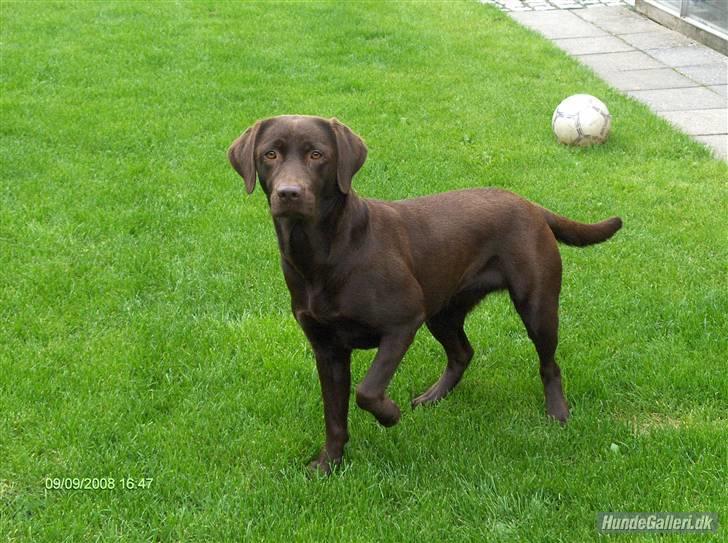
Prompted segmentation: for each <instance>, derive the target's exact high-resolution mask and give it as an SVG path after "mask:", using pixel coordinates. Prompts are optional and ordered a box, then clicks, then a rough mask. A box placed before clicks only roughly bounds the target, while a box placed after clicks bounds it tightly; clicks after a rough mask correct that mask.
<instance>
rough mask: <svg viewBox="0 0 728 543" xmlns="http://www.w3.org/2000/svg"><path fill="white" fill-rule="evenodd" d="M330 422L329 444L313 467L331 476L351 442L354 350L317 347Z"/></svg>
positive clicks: (325, 411) (324, 399) (326, 419)
mask: <svg viewBox="0 0 728 543" xmlns="http://www.w3.org/2000/svg"><path fill="white" fill-rule="evenodd" d="M314 353H315V355H316V368H317V369H318V374H319V381H320V382H321V396H322V397H323V403H324V420H325V422H326V443H324V446H323V447H322V448H321V452H320V453H319V455H318V457H316V458H315V459H314V460H313V461H312V462H311V463H310V464H309V468H310V469H311V470H312V471H319V472H321V473H324V474H329V473H330V472H331V469H332V468H333V467H334V466H336V465H338V464H340V463H341V458H342V457H343V455H344V445H346V442H347V441H348V440H349V433H348V431H347V417H348V414H349V394H350V392H351V350H348V349H342V348H338V347H332V346H326V347H324V346H321V345H314Z"/></svg>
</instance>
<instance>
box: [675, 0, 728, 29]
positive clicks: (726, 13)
mask: <svg viewBox="0 0 728 543" xmlns="http://www.w3.org/2000/svg"><path fill="white" fill-rule="evenodd" d="M671 1H672V0H671ZM688 17H691V18H693V19H697V20H698V21H700V22H701V23H705V24H707V25H708V26H712V27H714V28H717V29H719V30H722V31H723V32H725V33H728V2H726V0H688Z"/></svg>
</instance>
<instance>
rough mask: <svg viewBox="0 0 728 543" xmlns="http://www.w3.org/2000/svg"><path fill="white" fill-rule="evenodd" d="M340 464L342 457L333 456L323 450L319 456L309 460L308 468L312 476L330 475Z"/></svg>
mask: <svg viewBox="0 0 728 543" xmlns="http://www.w3.org/2000/svg"><path fill="white" fill-rule="evenodd" d="M340 465H341V457H339V458H331V457H330V456H329V455H328V454H327V453H326V451H321V453H320V454H319V455H318V457H316V458H314V459H313V460H312V461H311V462H309V464H308V466H307V468H308V473H309V474H310V475H312V476H320V477H328V476H329V475H331V472H332V471H334V470H335V469H336V468H337V467H338V466H340Z"/></svg>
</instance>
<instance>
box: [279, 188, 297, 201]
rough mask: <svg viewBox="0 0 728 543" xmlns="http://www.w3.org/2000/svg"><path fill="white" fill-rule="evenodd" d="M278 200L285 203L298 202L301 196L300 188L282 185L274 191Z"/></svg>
mask: <svg viewBox="0 0 728 543" xmlns="http://www.w3.org/2000/svg"><path fill="white" fill-rule="evenodd" d="M276 193H277V194H278V198H280V199H281V200H283V201H285V202H289V201H293V200H298V198H300V196H301V187H299V186H298V185H283V186H282V187H278V189H277V190H276Z"/></svg>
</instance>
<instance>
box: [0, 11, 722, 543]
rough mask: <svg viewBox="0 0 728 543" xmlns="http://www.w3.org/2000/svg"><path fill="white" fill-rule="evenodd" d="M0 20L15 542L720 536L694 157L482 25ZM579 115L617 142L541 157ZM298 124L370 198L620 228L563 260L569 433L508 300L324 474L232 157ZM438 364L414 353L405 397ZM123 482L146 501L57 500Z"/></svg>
mask: <svg viewBox="0 0 728 543" xmlns="http://www.w3.org/2000/svg"><path fill="white" fill-rule="evenodd" d="M0 8H1V10H2V11H1V13H0V24H1V26H2V28H1V34H0V42H1V43H0V52H1V53H2V58H1V62H2V64H1V67H0V78H1V79H0V105H1V106H0V107H1V109H0V112H1V117H0V121H1V123H0V130H1V133H2V144H1V145H0V157H1V163H0V164H1V171H0V176H1V179H2V185H1V186H0V188H1V190H2V193H1V195H0V198H2V206H1V207H0V251H1V253H0V255H1V260H0V263H1V265H2V266H1V268H0V296H1V304H0V312H1V316H2V327H1V328H0V345H1V347H0V413H1V415H0V533H1V534H2V535H3V537H4V539H6V540H9V541H60V540H68V541H80V540H103V541H115V540H118V541H178V540H179V541H203V540H210V541H223V540H240V539H252V540H262V539H267V540H270V541H288V540H299V541H314V540H316V541H320V540H336V541H347V540H352V541H374V540H381V541H412V540H417V541H464V540H492V541H514V540H519V541H588V540H595V539H598V536H597V534H596V532H595V529H594V514H595V512H596V511H653V510H654V511H683V510H685V511H718V512H719V513H722V514H723V516H724V518H723V519H722V520H723V521H725V513H726V512H727V511H728V507H727V505H728V500H727V499H726V493H725V488H726V486H727V485H726V482H727V480H726V467H727V465H728V453H727V452H726V445H725V444H726V441H727V438H728V420H727V418H726V413H727V412H728V398H727V392H728V377H727V372H726V369H725V368H726V366H725V363H726V360H728V348H727V346H726V337H727V336H728V325H727V324H726V313H727V312H728V300H727V295H726V277H727V271H728V270H727V269H726V262H728V251H727V248H726V239H728V236H727V234H728V232H727V229H726V225H725V217H726V216H728V215H727V213H726V211H727V209H726V207H727V205H726V202H727V199H726V180H727V179H728V168H727V167H726V165H725V164H724V163H721V162H718V161H716V160H713V159H712V158H711V157H710V155H709V153H708V151H707V150H706V149H705V148H703V147H701V146H700V145H699V144H697V143H694V142H693V141H691V140H690V139H689V138H688V137H686V136H684V135H682V134H680V133H678V132H676V131H675V130H673V129H672V128H671V127H669V126H668V125H667V124H666V123H665V122H663V121H661V120H659V119H658V118H656V117H655V116H653V115H652V114H650V113H649V112H648V110H647V109H646V108H645V107H644V106H642V105H640V104H638V103H637V102H634V101H632V100H630V99H628V98H625V97H623V96H621V95H620V94H619V93H617V92H616V91H614V90H612V89H610V88H608V87H607V86H606V85H605V84H604V83H603V82H601V81H600V80H599V79H597V78H596V77H595V76H594V75H593V74H592V73H591V72H589V71H588V70H587V69H585V68H583V67H581V66H579V65H578V64H577V63H576V62H575V61H573V60H571V59H569V58H568V57H566V56H565V55H564V54H563V53H561V52H560V51H558V50H557V49H556V48H555V47H554V46H552V45H551V44H549V43H548V42H546V41H544V40H542V39H540V38H539V37H537V36H536V35H534V34H531V33H529V32H528V31H526V30H524V29H523V28H520V27H519V26H517V25H516V24H515V23H514V22H512V21H511V20H510V19H508V17H506V16H505V15H503V14H501V13H499V12H497V11H496V10H494V9H490V8H487V7H484V6H481V5H479V4H477V3H475V2H449V3H434V2H429V3H387V4H382V3H360V2H355V3H354V2H352V3H316V4H301V3H295V4H294V3H290V4H289V3H286V4H272V3H233V2H226V3H207V2H195V3H122V2H116V3H37V2H33V3H30V2H27V3H26V2H3V3H2V4H1V5H0ZM576 92H589V93H591V94H595V95H597V96H599V97H600V98H602V99H603V100H604V101H605V102H606V103H607V104H608V105H609V107H610V110H611V112H612V114H613V116H614V125H613V136H612V138H611V139H610V140H609V142H608V143H607V144H606V145H604V146H602V147H599V148H594V149H589V150H581V149H571V148H566V147H563V146H559V145H557V144H556V143H555V142H554V141H553V138H552V135H551V134H550V126H549V121H550V114H551V112H552V111H553V108H554V107H555V106H556V104H558V103H559V101H560V100H561V99H563V98H564V97H565V96H567V95H569V94H573V93H576ZM280 113H308V114H319V115H324V116H337V117H338V118H339V119H341V120H342V121H343V122H345V123H347V124H348V125H350V126H351V127H352V128H353V129H354V130H355V131H357V132H358V133H359V134H361V135H362V136H363V137H364V138H365V140H366V141H367V142H368V145H369V151H370V153H369V160H368V162H367V164H366V165H365V166H364V168H363V170H362V171H361V172H360V174H359V175H358V176H357V178H356V179H355V187H356V188H357V190H358V191H359V192H360V194H363V195H366V196H372V197H378V198H387V199H397V198H404V197H409V196H415V195H420V194H429V193H434V192H439V191H445V190H449V189H454V188H460V187H473V186H483V185H493V186H501V187H505V188H508V189H511V190H514V191H516V192H519V193H521V194H523V195H524V196H527V197H529V198H531V199H533V200H535V201H537V202H539V203H541V204H543V205H545V206H547V207H550V208H552V209H554V210H556V211H558V212H560V213H564V214H566V215H568V216H571V217H574V218H576V219H580V220H597V219H601V218H603V217H605V216H609V215H612V214H618V215H621V216H622V217H623V219H624V221H625V227H624V229H623V230H622V231H621V232H620V233H619V234H618V235H617V237H616V238H615V239H614V240H612V241H610V242H609V243H607V244H605V245H602V246H598V247H594V248H590V249H583V250H579V249H572V248H563V249H562V255H563V260H564V268H565V275H564V288H563V296H562V306H561V307H562V309H561V318H562V326H561V343H560V347H559V352H558V357H559V361H560V364H561V367H562V370H563V373H564V376H565V384H566V395H567V398H568V399H569V401H570V404H571V407H572V413H573V418H572V419H571V422H570V424H569V425H568V426H567V427H565V428H561V427H559V426H558V425H554V424H551V423H549V422H548V421H547V420H546V419H545V416H544V411H543V396H542V391H541V385H540V380H539V378H538V372H537V362H536V358H535V354H534V352H533V348H532V346H531V344H530V342H529V341H528V339H527V337H526V335H525V332H524V331H523V329H522V326H521V324H520V322H519V321H518V318H517V316H516V314H515V312H514V311H513V310H512V308H511V307H510V303H509V301H508V300H507V298H506V297H503V296H494V297H492V298H489V299H488V300H486V301H485V302H484V303H483V305H482V306H481V307H480V308H479V309H478V310H477V311H476V312H475V313H474V314H473V315H472V317H471V319H470V321H469V323H468V326H467V329H468V333H469V334H470V336H471V340H472V342H473V344H474V345H475V346H476V358H475V360H474V362H473V364H472V366H471V368H470V369H469V370H468V374H467V375H466V377H465V379H464V380H463V382H462V384H461V385H460V387H459V388H458V390H457V391H456V393H454V394H453V395H452V396H451V397H449V398H448V399H447V400H445V401H443V402H442V403H441V404H440V405H438V406H437V407H435V408H431V409H421V410H418V411H415V412H412V411H409V410H405V412H404V416H403V418H402V421H401V423H400V424H399V425H398V426H396V427H394V428H392V429H388V430H384V429H382V428H380V427H379V426H378V425H377V424H376V422H375V421H374V420H373V419H372V417H371V416H370V415H368V414H367V413H364V412H362V411H359V410H357V409H353V410H352V414H351V417H350V418H351V421H350V423H351V434H352V441H351V443H350V445H349V446H348V448H347V460H346V463H345V465H344V467H343V469H341V470H340V471H339V472H337V473H336V474H335V475H334V476H332V477H331V478H329V479H328V480H310V479H309V478H308V477H307V476H306V474H305V471H304V461H305V460H307V459H308V458H309V457H310V456H312V455H313V454H314V453H315V452H316V451H317V449H318V446H319V445H320V443H321V440H322V438H323V425H322V412H321V406H320V398H319V386H318V381H317V377H316V373H315V368H314V363H313V358H312V356H311V354H310V352H309V350H308V348H307V346H306V342H305V339H304V337H303V335H302V333H301V332H300V331H299V329H298V327H297V326H296V324H295V322H294V320H293V318H292V316H291V315H290V314H289V309H288V307H289V300H288V293H287V291H286V288H285V286H284V283H283V280H282V277H281V274H280V271H279V267H278V254H277V248H276V243H275V238H274V234H273V229H272V227H271V224H270V219H269V218H268V214H267V208H266V205H265V201H264V198H263V196H262V193H260V191H258V192H256V193H255V194H254V195H253V196H252V197H249V198H248V197H245V195H244V190H243V186H242V183H241V180H240V179H239V178H238V177H237V176H236V175H235V174H234V172H233V171H232V170H231V169H230V167H229V165H228V163H227V160H226V157H225V150H226V148H227V146H228V144H229V143H230V142H231V141H232V140H233V139H234V138H235V137H236V136H237V135H238V134H239V133H240V132H241V131H242V130H243V129H244V128H245V127H246V126H248V125H249V124H251V123H252V122H253V121H254V120H256V119H258V118H262V117H266V116H269V115H274V114H280ZM370 358H371V352H360V353H358V354H357V355H356V357H355V359H354V374H355V380H356V381H358V380H359V379H361V377H362V375H363V373H364V371H365V370H366V368H367V366H368V363H369V360H370ZM443 364H444V361H443V355H442V353H441V350H440V347H439V345H438V344H437V343H436V342H435V341H434V340H433V339H432V338H431V337H430V336H429V334H428V333H427V332H424V331H423V332H421V333H420V334H419V336H418V338H417V340H416V342H415V344H414V346H413V347H412V349H411V350H410V352H409V353H408V355H407V356H406V358H405V361H404V363H403V365H402V366H401V368H400V370H399V372H398V374H397V376H396V377H395V380H394V382H393V385H392V387H391V395H392V397H393V398H394V399H395V400H396V401H397V402H398V403H400V405H403V406H405V405H407V404H408V401H409V399H410V398H411V397H412V396H413V395H414V394H415V393H419V392H421V391H422V390H423V389H425V388H426V387H427V386H429V384H430V383H431V382H432V381H433V380H434V379H435V378H436V377H437V376H438V375H439V373H440V371H441V369H442V366H443ZM613 444H614V445H615V446H616V447H615V446H613ZM127 476H132V477H137V478H139V477H152V478H153V479H154V480H153V483H152V486H151V488H148V489H137V490H133V491H132V490H121V489H119V488H118V486H117V488H116V489H115V490H106V491H100V490H85V491H83V490H70V491H65V490H64V491H60V490H46V489H45V483H44V481H45V480H46V478H54V477H113V478H116V480H117V485H118V484H119V483H118V481H119V480H120V479H121V478H122V477H127ZM724 538H725V528H721V532H720V533H719V534H717V535H716V536H714V539H716V540H718V539H724ZM611 539H612V538H610V540H611ZM613 539H614V540H617V541H619V540H621V539H622V538H619V537H614V538H613ZM624 539H627V537H625V538H624ZM679 539H680V537H677V536H672V537H670V540H679ZM685 539H688V538H687V537H685ZM709 539H710V538H709Z"/></svg>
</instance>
